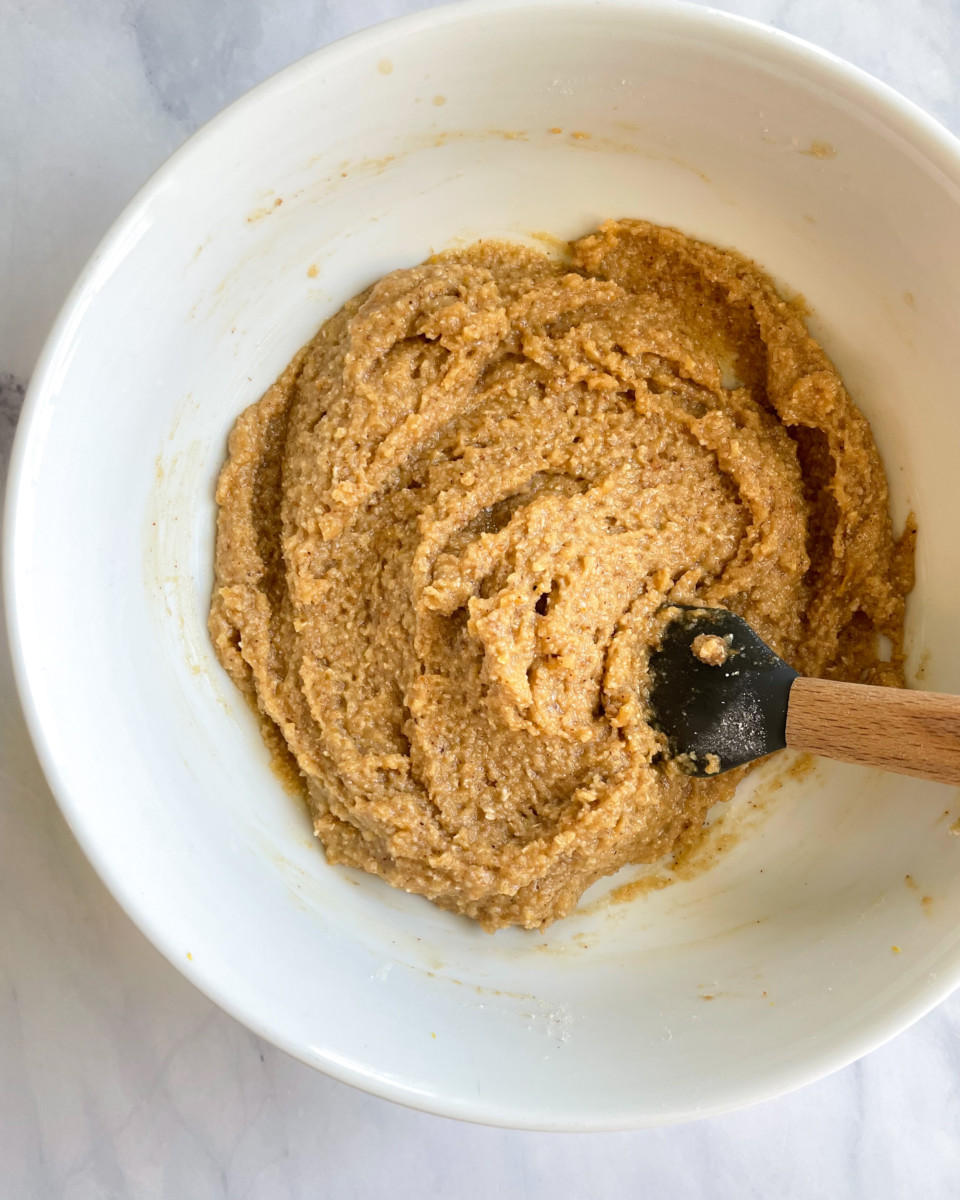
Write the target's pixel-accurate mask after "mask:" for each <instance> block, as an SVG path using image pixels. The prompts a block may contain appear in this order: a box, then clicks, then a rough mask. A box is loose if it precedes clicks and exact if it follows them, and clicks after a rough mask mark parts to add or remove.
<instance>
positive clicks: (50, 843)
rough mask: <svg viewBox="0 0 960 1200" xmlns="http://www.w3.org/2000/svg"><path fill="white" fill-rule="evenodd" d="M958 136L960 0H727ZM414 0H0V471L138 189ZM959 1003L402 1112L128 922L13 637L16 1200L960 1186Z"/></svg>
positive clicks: (7, 865)
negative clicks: (221, 112)
mask: <svg viewBox="0 0 960 1200" xmlns="http://www.w3.org/2000/svg"><path fill="white" fill-rule="evenodd" d="M717 6H718V7H721V8H726V9H729V10H731V11H735V12H738V13H741V14H743V15H746V16H750V17H754V18H757V19H759V20H762V21H767V22H769V23H771V24H773V25H775V26H777V27H779V28H781V29H786V30H789V31H790V32H791V33H795V34H798V35H800V36H801V37H805V38H808V39H809V40H811V41H814V42H817V43H819V44H820V45H822V46H825V47H827V48H828V49H830V50H832V51H834V52H836V53H838V54H840V55H842V56H844V57H845V58H848V59H850V60H852V61H853V62H855V63H858V64H859V65H860V66H862V67H865V68H866V69H867V70H868V71H871V72H873V73H874V74H875V75H877V76H879V77H880V78H882V79H884V80H886V81H887V82H889V83H891V84H893V86H894V87H896V88H898V89H899V90H900V91H902V92H904V93H905V94H906V95H908V96H910V97H912V98H913V99H915V100H917V101H918V102H919V103H920V104H921V105H923V106H924V107H925V108H926V109H928V110H929V111H930V112H932V113H933V114H935V115H936V116H937V117H939V118H940V119H941V120H942V121H944V122H945V123H946V124H947V125H948V126H950V127H951V128H953V129H954V130H958V131H960V69H958V68H957V66H956V64H957V62H960V0H914V2H913V3H912V4H903V3H901V2H900V0H732V2H728V3H722V2H721V3H719V4H718V5H717ZM417 7H422V0H205V3H203V4H202V5H201V4H197V3H196V0H84V2H83V3H82V4H77V3H71V0H0V168H2V169H0V279H2V281H3V283H2V287H0V473H2V472H3V471H5V466H6V460H7V457H8V454H9V447H10V441H11V438H12V434H13V430H14V427H15V424H16V420H17V413H18V410H19V404H20V401H21V399H22V396H23V389H24V385H25V382H26V381H27V380H28V378H29V376H30V372H31V370H32V367H33V364H34V362H35V360H36V356H37V354H38V351H39V349H40V346H41V344H42V341H43V338H44V337H45V335H46V332H47V329H48V327H49V326H50V324H51V322H52V320H53V317H54V315H55V313H56V310H57V308H58V307H59V305H60V303H61V302H62V300H63V298H64V296H65V294H66V292H67V290H68V288H69V286H70V284H71V283H72V281H73V279H74V277H75V275H76V274H77V272H78V271H79V269H80V267H81V266H82V265H83V263H84V261H85V260H86V258H87V257H88V256H89V254H90V252H91V251H92V249H93V247H94V245H95V244H96V242H97V241H98V240H99V238H100V236H101V235H102V233H103V232H104V231H105V230H106V229H107V227H108V226H109V225H110V224H111V222H112V221H113V219H114V217H115V216H116V215H117V214H118V213H119V211H120V210H121V208H122V207H123V205H124V204H125V203H126V201H127V200H128V199H129V197H130V196H131V194H132V193H133V191H134V190H135V189H136V188H137V187H138V186H139V184H140V183H141V182H142V181H143V180H144V179H145V178H146V176H147V175H148V174H149V173H150V172H151V171H152V170H153V169H154V168H155V167H156V166H157V165H159V164H160V163H161V162H162V161H163V160H164V159H165V158H166V157H167V155H168V154H170V152H171V151H172V150H173V149H175V148H176V146H178V145H179V144H180V143H181V142H182V141H183V140H184V139H185V138H186V137H187V136H188V135H189V134H190V133H191V132H192V131H193V130H194V129H195V128H196V127H197V126H198V125H199V124H200V123H201V122H203V121H205V120H206V119H207V118H208V117H210V116H212V115H213V114H214V113H215V112H216V111H217V110H218V109H220V108H222V107H223V105H225V104H226V103H228V102H229V101H231V100H233V99H234V98H235V97H236V96H238V95H239V94H241V93H242V92H244V91H246V90H247V89H248V88H249V87H251V86H252V85H253V84H255V83H257V82H258V81H259V80H261V79H262V78H263V77H264V76H266V75H268V74H269V73H271V72H273V71H275V70H277V69H279V68H280V67H283V66H285V65H286V64H287V63H289V62H291V61H293V60H294V59H296V58H298V57H300V56H301V55H302V54H305V53H307V52H308V51H310V50H313V49H315V48H316V47H318V46H321V45H323V44H324V43H325V42H328V41H330V40H331V39H333V38H335V37H339V36H341V35H342V34H344V33H347V32H350V31H351V30H353V29H355V28H359V27H360V26H363V25H368V24H371V23H373V22H374V21H377V20H381V19H383V18H385V17H388V16H394V15H397V14H399V13H401V12H405V11H409V10H411V9H413V8H417ZM958 1080H960V994H958V995H957V996H955V997H954V998H953V999H952V1000H951V1001H949V1002H947V1003H946V1004H944V1005H942V1006H941V1007H940V1008H939V1009H938V1010H937V1011H935V1012H933V1013H932V1014H931V1015H930V1016H928V1017H927V1018H926V1019H925V1020H924V1021H922V1022H920V1024H918V1025H916V1026H915V1027H914V1028H913V1029H911V1030H910V1031H908V1032H907V1033H905V1034H903V1035H902V1036H901V1037H900V1038H898V1039H896V1040H895V1041H894V1042H893V1043H891V1044H890V1045H888V1046H886V1047H885V1048H884V1049H882V1050H879V1051H877V1052H876V1053H874V1054H872V1055H871V1056H870V1057H869V1058H867V1059H865V1060H863V1061H862V1062H860V1063H857V1064H856V1065H854V1066H852V1067H849V1068H847V1069H846V1070H844V1071H842V1072H840V1073H839V1074H837V1075H834V1076H832V1077H830V1078H828V1079H826V1080H823V1081H822V1082H820V1083H818V1084H816V1085H813V1086H811V1087H808V1088H806V1089H805V1090H803V1091H801V1092H798V1093H795V1094H793V1095H790V1096H787V1097H785V1098H783V1099H780V1100H778V1101H774V1102H771V1103H768V1104H766V1105H763V1106H761V1107H758V1108H755V1109H752V1110H748V1111H744V1112H740V1113H735V1114H732V1115H730V1116H726V1117H722V1118H717V1119H713V1120H708V1121H703V1122H700V1123H697V1124H692V1125H686V1126H682V1127H676V1128H668V1129H660V1130H652V1131H640V1132H636V1133H618V1134H589V1135H587V1134H582V1135H560V1134H527V1133H514V1132H510V1131H503V1130H496V1129H485V1128H480V1127H476V1126H470V1125H463V1124H458V1123H456V1122H453V1121H447V1120H443V1119H440V1118H437V1117H431V1116H426V1115H423V1114H421V1113H416V1112H412V1111H408V1110H406V1109H403V1108H399V1107H397V1106H395V1105H392V1104H389V1103H387V1102H385V1101H382V1100H377V1099H374V1098H373V1097H370V1096H367V1095H365V1094H363V1093H361V1092H358V1091H355V1090H353V1089H351V1088H349V1087H346V1086H344V1085H343V1084H339V1083H335V1082H334V1081H333V1080H330V1079H327V1078H326V1077H325V1076H323V1075H320V1074H317V1073H316V1072H314V1071H312V1070H310V1069H309V1068H307V1067H305V1066H302V1065H301V1064H300V1063H298V1062H295V1061H293V1060H292V1059H290V1058H288V1057H287V1056H286V1055H284V1054H282V1053H281V1052H280V1051H278V1050H275V1049H273V1048H272V1047H271V1046H269V1045H267V1044H265V1043H264V1042H262V1041H260V1040H259V1039H258V1038H256V1037H255V1036H254V1035H253V1034H251V1033H248V1032H247V1031H246V1030H245V1029H244V1028H242V1027H241V1026H240V1025H238V1024H236V1023H235V1022H234V1021H233V1020H232V1019H231V1018H229V1017H227V1016H226V1015H224V1014H223V1013H222V1012H220V1011H219V1010H218V1009H216V1008H215V1007H214V1006H213V1005H212V1004H211V1003H210V1002H209V1001H208V1000H206V999H205V998H204V997H203V996H201V995H200V994H199V993H198V992H196V991H195V990H194V989H193V988H192V987H191V985H190V984H188V983H187V982H186V981H185V980H184V979H183V978H182V977H181V976H180V975H179V974H177V972H176V971H175V970H174V969H173V968H172V967H171V966H169V965H168V964H167V963H166V961H164V960H163V959H162V958H161V957H160V955H159V954H158V953H157V952H156V951H155V950H154V949H153V948H152V947H151V946H150V945H149V944H148V943H147V942H146V940H145V939H144V938H143V937H142V936H141V935H140V933H139V932H138V931H137V930H136V929H135V928H134V926H133V925H132V924H131V923H130V921H129V920H128V919H127V917H126V916H125V915H124V914H123V912H122V911H121V910H120V909H119V908H118V907H117V905H116V903H115V902H114V901H113V899H112V898H111V897H110V896H109V895H108V893H107V891H106V889H105V888H104V887H103V885H102V884H101V883H100V882H99V880H98V879H97V877H96V875H95V874H94V873H93V871H92V869H91V868H90V866H89V865H88V864H87V862H86V860H85V859H84V857H83V855H82V854H81V853H80V851H79V849H78V848H77V846H76V844H75V842H74V841H73V838H72V836H71V834H70V832H69V830H68V829H67V827H66V825H65V824H64V822H63V820H62V818H61V817H60V814H59V811H58V809H57V807H56V805H55V803H54V801H53V798H52V797H51V795H50V792H49V790H48V788H47V786H46V784H45V783H44V780H43V777H42V775H41V773H40V770H39V767H38V765H37V762H36V759H35V758H34V755H33V752H32V750H31V748H30V744H29V741H28V738H27V734H26V730H25V728H24V724H23V719H22V716H21V714H20V711H19V707H18V705H17V701H16V698H15V695H14V691H13V684H12V680H11V676H10V664H9V655H8V653H7V650H6V644H5V643H3V642H0V1197H2V1198H3V1200H21V1198H25V1197H31V1198H32V1197H42V1198H46V1197H51V1198H53V1197H56V1198H57V1200H152V1198H164V1200H166V1198H168V1197H169V1198H172V1200H214V1198H216V1197H232V1198H239V1197H251V1198H253V1200H298V1198H300V1197H311V1198H312V1197H319V1196H323V1197H330V1198H331V1200H349V1198H357V1200H368V1198H373V1197H380V1196H384V1195H386V1194H388V1193H389V1194H390V1195H391V1197H393V1198H394V1200H407V1198H409V1200H422V1198H424V1197H431V1196H444V1197H449V1198H450V1200H470V1198H473V1197H476V1198H477V1200H479V1198H481V1197H483V1198H488V1197H492V1196H501V1195H502V1196H510V1197H517V1198H518V1200H527V1198H530V1200H546V1198H547V1197H550V1198H551V1200H552V1198H555V1197H560V1198H564V1197H571V1198H573V1197H580V1196H583V1195H592V1196H597V1197H621V1196H641V1195H642V1196H651V1197H661V1196H662V1197H671V1198H672V1200H686V1198H688V1197H689V1198H695V1197H705V1198H706V1197H709V1198H710V1200H724V1198H726V1197H731V1198H733V1197H736V1198H737V1200H743V1198H747V1197H752V1196H757V1197H765V1198H766V1197H774V1198H776V1200H791V1198H794V1197H796V1198H797V1200H810V1198H813V1197H819V1196H824V1197H847V1196H849V1197H870V1198H871V1200H885V1198H888V1197H889V1198H893V1197H907V1196H910V1197H922V1198H931V1200H933V1198H939V1197H947V1196H956V1195H960V1082H958Z"/></svg>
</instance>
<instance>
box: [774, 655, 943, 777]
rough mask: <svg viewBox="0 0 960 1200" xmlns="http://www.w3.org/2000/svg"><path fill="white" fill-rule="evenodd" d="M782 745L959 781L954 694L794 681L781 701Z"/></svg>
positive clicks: (842, 759)
mask: <svg viewBox="0 0 960 1200" xmlns="http://www.w3.org/2000/svg"><path fill="white" fill-rule="evenodd" d="M787 745H788V746H791V747H793V748H794V749H795V750H806V751H808V752H809V753H811V754H822V755H824V756H825V757H826V758H838V759H840V761H841V762H850V763H860V764H861V765H863V766H867V767H880V768H882V769H883V770H884V771H897V772H898V773H899V774H901V775H919V776H920V778H921V779H935V780H937V781H938V782H939V783H953V784H960V696H945V695H942V694H940V693H938V692H911V691H908V690H906V689H904V688H887V687H870V686H869V685H867V684H862V683H836V682H834V681H833V680H830V679H805V678H801V679H797V680H795V681H794V683H793V686H792V687H791V688H790V700H789V704H788V705H787Z"/></svg>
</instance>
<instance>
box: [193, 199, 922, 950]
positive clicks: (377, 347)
mask: <svg viewBox="0 0 960 1200" xmlns="http://www.w3.org/2000/svg"><path fill="white" fill-rule="evenodd" d="M217 502H218V504H219V506H220V507H219V517H218V526H217V542H216V585H215V589H214V594H213V603H212V608H211V613H210V631H211V634H212V637H213V640H214V642H215V645H216V649H217V653H218V655H219V657H220V660H221V662H222V663H223V665H224V666H225V667H226V669H227V671H228V672H229V673H230V675H231V676H232V677H233V679H234V681H235V682H236V684H237V685H238V686H239V687H240V688H241V689H242V690H243V691H244V692H245V693H246V694H247V696H248V697H249V698H250V699H251V701H252V702H253V703H254V704H255V706H256V709H257V711H258V713H259V715H260V719H261V723H262V727H263V732H264V736H265V738H266V740H267V742H268V744H269V745H270V747H271V749H272V751H273V753H274V756H275V758H276V760H277V761H278V763H280V764H281V765H283V764H285V766H286V769H287V770H288V771H289V772H290V773H291V774H292V775H293V776H294V777H296V778H297V779H299V780H300V781H301V782H302V785H303V786H304V788H305V790H306V793H307V796H308V799H309V804H310V807H311V811H312V815H313V820H314V825H315V829H316V833H317V836H318V837H319V839H320V841H321V842H322V843H323V847H324V849H325V851H326V854H327V857H328V859H329V860H330V861H331V862H334V863H344V864H347V865H348V866H351V867H359V868H361V869H363V870H365V871H370V872H374V873H375V874H377V875H379V876H381V877H382V878H383V879H385V880H386V881H387V882H388V883H390V884H392V885H394V886H395V887H399V888H404V889H406V890H407V891H411V892H418V893H421V894H422V895H424V896H426V897H428V898H429V899H430V900H432V901H434V902H435V903H436V904H438V905H441V906H442V907H444V908H447V909H452V910H454V911H455V912H458V913H463V914H465V915H466V916H468V917H472V918H474V919H476V920H477V921H479V922H480V923H481V924H482V925H483V927H484V928H486V929H489V930H493V929H496V928H498V927H500V926H504V925H511V924H517V925H522V926H524V927H526V928H528V929H532V928H537V927H539V926H543V925H546V924H548V923H549V922H551V921H553V920H555V919H557V918H558V917H562V916H564V915H565V914H566V913H569V912H570V911H571V909H573V908H574V906H575V905H576V903H577V899H578V897H579V896H580V894H581V893H582V892H583V890H584V888H586V887H587V886H588V885H589V884H590V883H592V882H593V881H594V880H596V879H597V878H599V877H600V876H603V875H607V874H610V873H611V872H613V871H616V870H617V869H618V868H619V867H621V866H623V865H624V864H625V863H630V862H649V861H653V860H655V859H658V858H660V857H661V856H662V855H664V854H665V853H667V852H670V851H678V850H679V849H682V848H683V847H684V846H685V845H688V844H689V843H690V842H691V840H692V839H694V838H696V836H697V834H698V832H699V830H700V828H701V826H702V822H703V818H704V814H705V813H706V810H707V809H708V807H709V806H710V805H712V804H714V803H715V802H717V801H719V800H724V799H726V798H728V797H729V796H730V794H731V792H732V790H733V788H734V786H735V784H736V782H737V778H738V777H739V776H738V775H737V774H733V775H726V776H724V777H722V778H720V779H716V780H702V779H700V780H698V779H691V778H690V777H689V776H687V775H685V774H683V772H682V771H680V770H678V769H677V768H676V766H675V765H674V764H671V763H669V762H664V761H662V759H661V758H660V753H661V749H662V747H661V741H660V737H659V735H658V734H657V733H655V732H654V731H653V730H652V729H651V727H650V725H649V724H648V723H647V707H646V696H647V656H648V652H649V649H650V647H651V646H652V645H654V644H655V643H656V641H657V638H658V636H659V631H660V630H661V628H662V622H663V620H664V615H663V613H662V612H661V606H662V605H663V604H664V602H665V601H675V602H678V603H682V604H692V603H695V604H698V605H721V606H725V607H728V608H730V609H732V610H734V611H736V612H738V613H740V614H741V615H742V616H744V617H745V618H746V619H747V620H748V621H749V622H750V623H751V625H753V626H754V628H755V629H756V630H757V632H758V633H759V634H760V635H761V636H762V637H763V638H764V639H765V640H766V641H767V642H769V643H770V645H771V646H773V648H774V649H775V650H776V651H777V653H778V654H780V655H781V656H782V657H783V658H785V659H786V660H787V661H788V662H790V663H791V664H792V665H793V666H794V667H796V668H797V669H798V670H799V671H801V672H804V673H806V674H810V675H821V676H826V677H830V678H836V679H847V680H864V681H868V682H872V683H889V684H900V683H902V640H903V616H904V596H905V594H906V592H907V591H908V590H909V588H910V586H911V582H912V540H911V532H910V531H909V530H908V532H907V533H906V534H905V535H904V537H903V539H901V541H900V543H895V541H894V538H893V536H892V533H891V522H890V516H889V512H888V504H887V485H886V480H885V478H884V473H883V468H882V466H881V462H880V459H879V456H878V454H877V449H876V446H875V444H874V440H873V437H872V436H871V432H870V428H869V426H868V425H867V422H866V421H865V419H864V418H863V416H862V415H861V413H860V412H859V410H858V409H857V407H856V405H855V404H854V403H853V401H852V400H851V399H850V397H849V395H848V394H847V392H846V390H845V389H844V386H843V383H842V381H841V379H840V377H839V375H838V374H837V371H836V370H835V368H834V367H833V366H832V364H831V363H830V361H829V360H828V358H827V356H826V354H825V353H824V352H823V350H822V349H821V348H820V346H819V345H818V344H817V343H816V342H815V341H814V340H813V339H812V338H811V337H810V335H809V333H808V332H807V329H806V327H805V325H804V321H803V316H802V312H801V309H800V307H799V306H798V305H795V304H791V303H788V302H787V301H785V300H784V299H783V298H782V297H781V296H780V295H779V294H778V293H777V290H776V289H775V287H774V285H773V283H772V282H771V280H770V278H769V277H768V276H767V275H766V274H765V273H764V272H763V271H762V270H761V269H760V268H759V267H758V266H756V265H755V264H754V263H752V262H750V261H748V260H747V259H745V258H743V257H741V256H740V255H739V254H736V253H733V252H730V251H725V250H720V249H717V248H716V247H714V246H711V245H707V244H704V243H702V242H697V241H694V240H692V239H690V238H688V237H685V236H684V235H683V234H681V233H678V232H676V231H675V230H671V229H665V228H661V227H658V226H654V225H651V224H648V223H646V222H642V221H620V222H611V223H608V224H606V225H604V226H603V227H602V228H601V229H600V230H599V231H598V232H597V233H594V234H592V235H591V236H589V237H585V238H583V239H582V240H580V241H578V242H575V243H573V244H572V245H571V246H570V249H569V258H568V259H567V260H566V261H565V262H562V263H560V262H557V261H555V260H552V259H550V258H548V257H547V256H545V255H543V254H540V253H538V252H536V251H534V250H531V249H528V248H525V247H522V246H517V245H513V244H506V243H502V242H492V241H491V242H478V243H477V244H475V245H474V246H472V247H470V248H469V249H466V250H460V251H456V252H452V253H448V254H444V255H441V256H438V257H436V258H433V259H431V260H429V261H428V262H426V263H424V264H423V265H422V266H417V267H413V268H411V269H406V270H399V271H395V272H394V273H393V274H390V275H388V276H386V277H385V278H384V279H381V280H380V281H379V282H378V283H376V284H375V285H374V286H373V287H371V288H368V289H367V290H366V291H365V292H363V293H362V294H361V295H359V296H357V297H356V298H355V299H353V300H350V301H349V302H348V303H347V304H345V305H344V307H343V308H342V309H341V310H340V312H338V313H337V314H336V316H334V317H332V318H331V319H330V320H329V321H327V323H326V324H325V325H324V326H323V328H322V329H321V330H320V331H319V333H318V334H317V335H316V337H315V338H314V339H313V340H312V341H311V342H310V343H309V344H308V345H307V346H305V347H304V348H303V349H302V350H301V351H300V352H299V353H298V354H297V355H296V357H295V358H294V360H293V361H292V362H291V363H290V365H289V366H288V367H287V369H286V370H285V371H284V372H283V374H282V375H281V376H280V378H279V379H278V380H277V382H276V383H275V384H274V385H273V387H271V388H270V389H269V391H268V392H267V393H266V395H264V397H263V398H262V399H261V400H260V401H259V402H258V403H256V404H254V405H253V406H252V407H251V408H249V409H248V410H247V411H246V412H245V413H243V415H242V416H241V417H240V419H239V420H238V421H237V424H236V427H235V428H234V430H233V432H232V434H231V436H230V442H229V457H228V459H227V462H226V465H225V466H224V468H223V472H222V474H221V476H220V481H219V485H218V489H217ZM878 634H884V635H886V639H888V641H887V642H886V646H887V648H888V652H887V653H886V654H885V655H884V656H883V657H884V659H885V661H882V660H881V657H880V656H879V651H878V643H880V642H882V641H883V639H880V638H878ZM890 647H892V652H890Z"/></svg>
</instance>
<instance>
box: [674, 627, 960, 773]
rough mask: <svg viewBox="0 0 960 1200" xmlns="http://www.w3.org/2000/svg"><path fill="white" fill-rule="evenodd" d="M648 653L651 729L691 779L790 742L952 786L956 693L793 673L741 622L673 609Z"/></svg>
mask: <svg viewBox="0 0 960 1200" xmlns="http://www.w3.org/2000/svg"><path fill="white" fill-rule="evenodd" d="M670 608H671V610H672V611H673V612H674V613H675V614H676V615H675V617H674V619H673V620H672V621H671V622H670V624H669V625H667V627H666V629H665V631H664V634H663V637H662V640H661V646H660V649H659V650H656V651H654V652H653V653H652V654H651V656H650V672H651V691H650V706H651V709H652V714H653V724H654V726H655V727H656V728H659V729H660V730H661V731H662V732H663V733H664V734H665V735H666V737H667V740H668V743H669V753H670V755H671V756H672V757H674V758H676V759H677V760H678V762H679V764H680V766H681V767H682V768H683V769H684V770H685V771H687V772H689V773H690V774H691V775H701V776H712V775H718V774H721V773H722V772H724V771H729V770H731V769H732V768H734V767H739V766H742V765H743V764H744V763H748V762H752V761H753V760H754V759H756V758H761V757H762V756H763V755H765V754H771V753H772V752H773V751H774V750H782V749H783V748H784V747H785V746H790V747H791V748H793V749H795V750H805V751H808V752H809V753H811V754H821V755H823V756H824V757H825V758H836V759H839V760H840V761H841V762H850V763H860V764H862V765H864V766H870V767H880V768H881V769H883V770H885V771H896V772H898V773H899V774H901V775H917V776H919V777H920V778H921V779H934V780H937V781H939V782H940V783H952V784H958V785H960V696H947V695H942V694H938V693H936V692H915V691H909V690H906V689H903V688H890V687H873V686H871V685H869V684H862V683H838V682H835V681H834V680H828V679H809V678H806V677H804V676H801V675H798V674H797V672H796V671H794V670H793V668H792V667H789V666H788V665H787V664H786V663H785V662H784V661H783V659H782V658H778V657H777V655H776V654H774V652H773V651H772V650H771V649H770V647H769V646H768V645H766V643H765V642H763V641H762V640H761V639H760V638H759V637H758V636H757V634H756V633H754V631H753V630H752V629H751V628H750V626H749V625H748V624H747V622H746V621H744V620H743V618H742V617H738V616H737V615H736V614H735V613H732V612H727V611H726V609H722V608H692V607H687V606H682V605H672V606H670Z"/></svg>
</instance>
